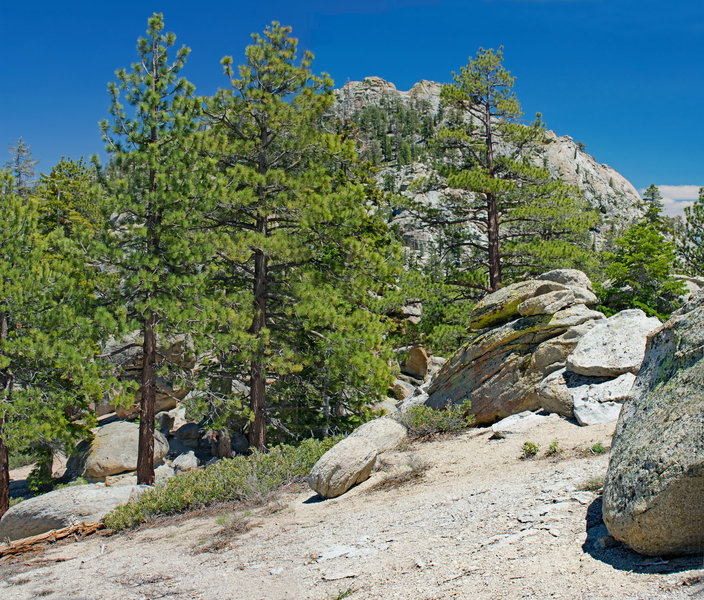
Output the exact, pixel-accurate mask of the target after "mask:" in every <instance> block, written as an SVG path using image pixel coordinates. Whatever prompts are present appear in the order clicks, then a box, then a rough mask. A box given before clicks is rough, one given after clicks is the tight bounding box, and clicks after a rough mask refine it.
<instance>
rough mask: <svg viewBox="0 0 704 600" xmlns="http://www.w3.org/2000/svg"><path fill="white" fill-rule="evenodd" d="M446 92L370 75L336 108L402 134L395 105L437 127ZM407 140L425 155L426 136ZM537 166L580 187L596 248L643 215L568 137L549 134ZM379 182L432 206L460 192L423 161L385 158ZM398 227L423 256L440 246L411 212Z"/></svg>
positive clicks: (613, 175) (367, 143)
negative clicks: (593, 221)
mask: <svg viewBox="0 0 704 600" xmlns="http://www.w3.org/2000/svg"><path fill="white" fill-rule="evenodd" d="M441 88H442V85H441V84H439V83H437V82H432V81H420V82H418V83H416V84H415V85H414V86H413V87H412V88H411V89H410V90H408V91H400V90H397V89H396V86H395V85H394V84H393V83H391V82H389V81H385V80H384V79H382V78H381V77H366V78H365V79H364V80H363V81H350V82H348V83H347V84H345V85H344V86H343V87H342V88H340V89H338V90H336V91H335V96H336V110H337V112H338V114H340V115H341V116H342V117H343V118H345V119H350V118H354V117H355V115H358V114H359V113H360V111H363V110H364V109H377V110H378V109H381V110H382V111H387V113H388V119H389V121H390V127H391V128H394V127H396V128H397V129H398V130H400V129H401V127H402V124H400V123H397V124H395V123H393V118H394V117H393V114H392V113H393V107H394V106H395V105H396V104H400V105H403V106H404V107H406V108H407V109H411V110H414V111H416V117H417V118H418V119H419V120H422V119H424V118H425V119H428V118H432V119H434V126H437V119H438V111H439V107H440V90H441ZM389 135H391V134H390V133H389ZM397 135H398V134H397ZM405 141H407V142H408V143H409V144H410V145H411V146H413V147H414V148H418V149H419V150H421V151H422V149H423V148H424V145H425V143H426V139H425V135H424V134H421V133H420V132H419V133H417V134H416V136H411V137H409V138H408V139H406V140H405ZM359 142H360V145H361V147H362V150H364V149H365V148H368V147H371V146H372V145H374V144H378V143H379V141H378V140H377V139H372V138H370V139H364V136H363V135H362V136H359ZM379 154H380V152H379ZM535 163H536V164H537V165H539V166H541V167H543V166H544V167H545V168H547V169H548V171H550V173H551V175H553V176H555V177H559V178H561V179H562V181H564V182H565V183H567V184H569V185H574V186H575V187H577V188H578V189H579V192H580V195H581V196H582V197H583V198H584V199H585V200H586V201H587V202H588V203H589V205H590V206H591V207H592V208H593V209H594V210H595V211H597V212H598V213H599V215H600V217H601V221H602V223H601V225H600V227H599V228H598V230H595V231H594V232H593V235H594V241H595V243H596V244H597V245H599V244H600V243H601V240H602V239H603V237H602V235H603V234H602V233H601V230H603V231H609V230H616V231H618V230H619V229H622V228H623V227H625V226H627V225H629V224H630V223H631V222H633V221H634V220H636V219H637V218H638V217H639V216H640V215H641V214H642V208H641V199H640V196H639V194H638V192H637V191H636V189H635V188H634V187H633V185H631V183H629V182H628V181H627V180H626V179H625V178H624V177H623V176H622V175H620V174H619V173H618V172H616V171H615V170H614V169H612V168H611V167H609V166H608V165H605V164H600V163H598V162H597V161H596V160H595V159H594V157H592V156H590V155H589V154H587V152H586V151H585V147H584V145H583V144H581V143H579V142H575V141H574V140H573V139H572V138H571V137H569V136H557V135H556V134H555V133H554V132H552V131H547V132H546V135H545V138H544V140H543V143H542V144H540V145H539V146H538V147H537V148H536V155H535ZM421 180H427V181H433V185H432V186H429V188H430V189H424V188H423V186H418V185H415V184H416V183H417V182H418V181H421ZM379 181H380V182H383V183H384V185H388V182H389V181H390V182H392V185H393V189H394V190H396V191H399V192H400V193H401V194H403V195H404V196H406V197H408V198H410V199H412V200H414V201H416V202H419V203H421V204H423V205H426V206H432V207H438V205H439V201H440V199H441V198H442V197H443V196H444V195H448V194H457V193H458V192H457V191H456V190H451V189H450V188H448V187H447V186H446V185H444V183H443V178H442V176H440V174H439V173H437V171H436V170H435V169H434V168H433V167H432V165H431V164H430V161H426V162H423V161H422V160H419V161H417V162H414V163H413V164H409V165H403V166H400V165H398V164H397V163H396V161H387V162H384V161H383V160H382V161H381V163H380V164H379ZM393 223H394V225H396V226H398V227H399V229H400V231H401V234H402V236H403V240H404V242H405V244H406V245H407V246H408V247H410V248H413V249H414V250H416V251H418V253H419V255H420V256H425V255H427V254H428V253H429V252H430V251H431V250H432V248H433V247H434V246H435V245H436V235H437V234H435V233H433V232H432V231H430V230H429V229H427V228H422V227H419V225H418V222H417V221H416V219H415V218H414V217H413V215H412V214H410V213H409V212H408V211H405V210H400V211H399V212H398V213H397V214H396V215H395V218H394V221H393ZM470 229H471V228H470ZM475 233H477V232H476V231H475Z"/></svg>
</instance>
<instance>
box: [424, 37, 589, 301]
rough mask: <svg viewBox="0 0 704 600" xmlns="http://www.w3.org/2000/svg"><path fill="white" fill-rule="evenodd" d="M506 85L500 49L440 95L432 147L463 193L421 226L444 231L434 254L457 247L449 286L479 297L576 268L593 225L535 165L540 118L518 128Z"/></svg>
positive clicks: (575, 200)
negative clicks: (520, 279)
mask: <svg viewBox="0 0 704 600" xmlns="http://www.w3.org/2000/svg"><path fill="white" fill-rule="evenodd" d="M513 84H514V77H512V76H511V74H510V73H509V72H508V71H507V70H506V69H505V68H504V66H503V54H502V49H501V48H500V49H499V50H498V51H497V52H494V51H493V50H491V49H490V50H484V49H480V50H479V53H478V54H477V56H476V57H475V58H474V59H471V60H470V62H469V64H468V65H467V66H465V67H462V68H461V70H460V72H459V73H455V74H454V83H452V84H449V85H445V86H443V89H442V92H441V100H442V102H443V105H444V106H445V108H446V111H447V112H446V118H447V119H448V121H449V125H448V126H447V127H445V128H444V129H442V130H441V131H440V132H439V133H438V135H437V142H436V143H437V144H438V145H440V146H442V147H443V148H444V149H445V158H444V160H443V162H444V164H445V167H444V172H445V174H446V176H447V183H448V185H449V186H451V187H453V188H456V189H458V190H461V191H462V192H461V193H455V194H448V195H447V196H446V198H445V200H444V202H443V205H442V206H440V207H439V208H438V209H436V210H431V211H429V214H428V216H427V220H428V221H430V222H431V223H434V224H435V225H439V226H442V227H443V228H444V229H445V233H446V234H447V235H446V238H445V241H444V245H445V247H444V248H443V249H441V252H443V253H449V252H451V251H452V250H458V249H460V250H462V254H461V256H462V259H461V263H462V266H461V268H459V269H458V270H457V273H456V282H457V283H458V284H461V285H464V286H466V287H467V288H469V289H478V290H481V291H485V292H492V291H495V290H496V289H498V288H499V287H500V286H501V285H502V283H503V281H504V279H506V278H508V279H511V278H512V277H516V276H525V275H526V274H529V273H534V272H536V271H540V270H541V269H546V268H550V267H555V266H569V265H576V266H582V265H583V263H585V262H587V261H588V260H589V252H588V251H587V250H585V246H586V232H587V230H588V228H589V226H590V225H592V224H593V223H594V222H595V221H596V215H595V214H594V213H592V212H591V211H589V210H588V207H587V206H586V203H585V202H584V201H583V200H582V199H581V198H579V196H578V194H577V192H576V190H574V189H572V188H570V187H568V186H566V185H564V184H563V183H562V182H560V181H559V180H556V179H555V178H553V177H551V176H550V174H549V173H548V171H547V170H546V169H544V168H542V167H541V166H537V165H536V164H535V159H534V156H535V153H536V149H537V145H539V144H540V143H542V142H543V140H544V139H545V132H544V128H543V124H542V122H541V120H540V115H538V116H537V118H536V120H535V121H534V122H533V123H532V124H530V125H524V124H522V123H521V122H520V117H521V115H522V113H521V109H520V105H519V103H518V100H517V98H516V96H515V94H514V93H513ZM448 163H450V164H449V165H448ZM467 251H470V252H467Z"/></svg>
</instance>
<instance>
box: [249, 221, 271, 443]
mask: <svg viewBox="0 0 704 600" xmlns="http://www.w3.org/2000/svg"><path fill="white" fill-rule="evenodd" d="M257 225H258V226H257V229H258V230H259V231H260V233H263V234H264V235H266V219H264V218H260V219H259V222H258V224H257ZM266 284H267V258H266V254H264V252H263V251H262V250H260V249H257V250H256V251H255V255H254V321H253V322H252V334H253V335H254V338H255V340H256V341H255V344H256V348H255V350H254V356H253V357H252V363H251V370H250V396H249V398H250V403H249V405H250V408H251V410H252V414H253V416H254V420H253V421H252V425H251V427H250V430H249V444H250V446H252V447H254V448H256V449H257V450H260V451H263V450H264V448H265V445H266V373H265V368H264V350H263V348H261V347H260V344H259V338H260V334H261V330H262V329H263V328H264V327H266Z"/></svg>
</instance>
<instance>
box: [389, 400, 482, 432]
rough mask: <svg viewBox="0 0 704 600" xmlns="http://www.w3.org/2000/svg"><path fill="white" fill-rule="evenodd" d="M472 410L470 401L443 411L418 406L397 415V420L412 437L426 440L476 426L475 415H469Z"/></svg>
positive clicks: (421, 405) (422, 405)
mask: <svg viewBox="0 0 704 600" xmlns="http://www.w3.org/2000/svg"><path fill="white" fill-rule="evenodd" d="M470 410H471V404H470V402H469V401H468V400H467V401H466V402H464V403H462V404H460V405H458V406H448V407H446V408H444V409H441V410H437V409H434V408H431V407H430V406H426V405H424V404H418V405H416V406H411V407H409V408H408V409H406V410H405V411H404V412H402V413H400V414H399V415H397V416H396V419H397V420H398V421H399V423H402V424H403V425H405V426H406V428H407V429H408V435H409V436H410V437H412V438H424V437H428V436H432V435H435V434H438V433H451V432H456V431H462V430H464V429H467V427H471V426H472V425H473V424H474V415H471V414H469V411H470Z"/></svg>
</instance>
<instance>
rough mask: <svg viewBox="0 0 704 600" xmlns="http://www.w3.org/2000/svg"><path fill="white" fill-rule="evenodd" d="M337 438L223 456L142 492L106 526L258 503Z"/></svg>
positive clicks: (132, 524)
mask: <svg viewBox="0 0 704 600" xmlns="http://www.w3.org/2000/svg"><path fill="white" fill-rule="evenodd" d="M339 440H340V438H327V439H325V440H322V441H321V440H315V439H309V440H305V441H304V442H302V443H301V444H300V445H299V446H284V445H281V446H276V447H274V448H271V449H270V450H269V452H267V453H266V454H263V453H260V452H254V453H253V454H252V455H250V456H238V457H235V458H232V459H223V460H221V461H219V462H217V463H214V464H212V465H210V466H208V467H206V468H205V469H199V470H196V471H189V472H187V473H183V474H181V475H177V476H176V477H172V478H171V479H167V480H166V481H165V482H164V483H161V484H159V485H157V486H155V487H154V488H153V489H151V490H148V491H146V492H145V493H144V494H142V495H141V496H140V497H139V499H138V500H136V501H135V502H130V503H127V504H122V505H120V506H118V507H116V508H115V509H114V510H112V511H111V512H109V513H108V514H107V515H106V516H105V526H106V527H108V528H110V529H114V530H121V529H127V528H130V527H135V526H136V525H139V524H140V523H144V522H146V521H147V520H149V519H151V518H153V517H157V516H162V515H173V514H176V513H180V512H185V511H188V510H193V509H197V508H203V507H205V506H209V505H211V504H216V503H218V502H229V501H233V500H235V501H243V502H253V503H259V502H263V501H265V500H266V498H267V496H268V495H269V494H270V493H271V492H273V491H275V490H276V489H277V488H280V487H282V486H284V485H286V484H288V483H292V482H293V481H295V480H297V479H300V478H302V477H303V476H305V475H307V474H308V473H309V471H310V470H311V468H312V467H313V465H314V464H315V463H316V462H317V461H318V459H319V458H320V457H321V456H322V455H323V454H324V453H325V452H327V451H328V450H329V449H330V448H331V447H332V446H333V445H334V444H335V443H337V442H338V441H339Z"/></svg>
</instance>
